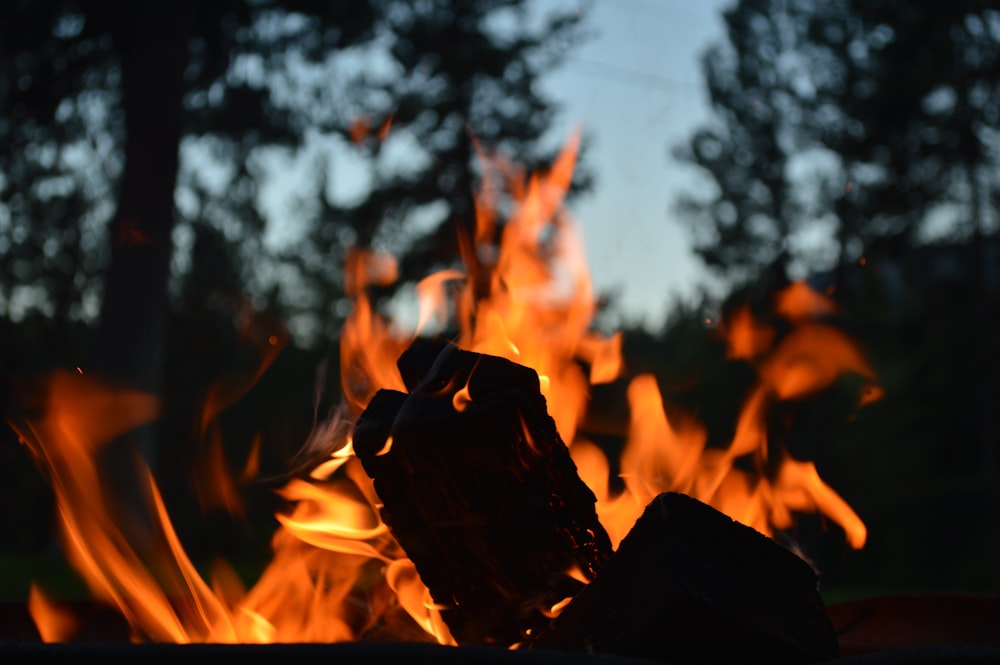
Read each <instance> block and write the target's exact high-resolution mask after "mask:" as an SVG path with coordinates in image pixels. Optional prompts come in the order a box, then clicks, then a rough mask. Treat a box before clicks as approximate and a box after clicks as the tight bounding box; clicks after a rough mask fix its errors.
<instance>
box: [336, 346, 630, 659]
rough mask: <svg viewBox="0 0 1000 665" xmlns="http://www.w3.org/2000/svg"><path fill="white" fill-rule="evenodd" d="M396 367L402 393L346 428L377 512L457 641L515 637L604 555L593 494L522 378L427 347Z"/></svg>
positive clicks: (533, 381)
mask: <svg viewBox="0 0 1000 665" xmlns="http://www.w3.org/2000/svg"><path fill="white" fill-rule="evenodd" d="M397 364H398V366H399V368H400V371H401V373H402V375H403V379H404V383H405V384H406V386H407V388H408V389H409V390H410V392H409V394H405V393H401V392H398V391H393V390H381V391H379V392H378V393H377V394H376V395H375V396H374V398H373V399H372V400H371V402H370V403H369V405H368V407H367V408H366V409H365V411H364V412H363V413H362V415H361V417H360V418H359V420H358V422H357V424H356V426H355V430H354V450H355V453H356V454H357V456H358V458H359V459H360V460H361V462H362V464H363V466H364V468H365V471H366V472H367V473H368V475H369V476H370V477H371V478H372V479H373V480H374V484H375V491H376V492H377V493H378V496H379V499H380V500H381V502H382V503H383V508H382V517H383V519H384V520H385V522H386V524H387V525H388V526H389V528H390V530H391V532H392V534H393V536H394V537H395V538H396V540H397V541H398V542H399V544H400V545H401V546H402V548H403V549H404V551H405V552H406V554H407V556H409V557H410V559H411V560H412V561H413V563H414V564H415V566H416V568H417V572H418V573H419V574H420V577H421V579H422V580H423V582H424V583H425V584H426V585H427V587H428V589H429V590H430V593H431V596H432V598H433V599H434V601H435V603H436V604H438V605H440V606H441V608H442V618H443V619H444V621H445V623H446V624H447V625H448V627H449V630H450V631H451V633H452V636H453V637H454V638H455V640H456V641H457V642H458V643H459V644H497V645H501V646H509V645H511V644H514V643H518V642H521V641H523V640H524V639H525V638H526V636H527V635H528V634H530V633H531V632H532V631H535V630H538V629H539V628H540V627H542V626H544V625H545V624H546V623H547V622H548V618H546V615H545V612H547V611H548V610H549V609H550V608H551V607H552V606H553V605H555V604H556V603H558V602H560V601H562V600H563V599H565V598H568V597H571V596H572V595H573V594H574V593H575V592H576V591H577V590H578V589H579V588H580V587H581V586H582V582H581V581H578V578H579V579H585V580H590V579H593V578H594V577H595V576H596V574H597V571H598V569H599V568H600V567H601V566H602V565H603V564H604V562H605V561H606V560H607V559H608V557H609V556H610V555H611V544H610V541H609V539H608V536H607V533H606V532H605V531H604V528H603V527H602V526H601V524H600V522H599V521H598V519H597V513H596V510H595V507H594V504H595V501H596V499H595V497H594V494H593V493H592V492H591V491H590V489H589V488H588V487H587V486H586V485H585V484H584V483H583V481H581V480H580V478H579V476H578V474H577V469H576V466H575V465H574V463H573V461H572V459H571V458H570V456H569V451H568V449H567V448H566V445H565V444H564V442H563V441H562V439H561V438H560V436H559V433H558V432H557V431H556V427H555V422H554V421H553V419H552V418H551V416H550V415H549V414H548V412H547V410H546V402H545V398H544V396H543V395H542V394H541V392H540V390H539V379H538V375H537V374H536V373H535V372H534V370H531V369H529V368H527V367H524V366H521V365H518V364H516V363H513V362H510V361H508V360H506V359H503V358H500V357H496V356H489V355H483V354H478V353H472V352H469V351H463V350H460V349H458V348H456V347H453V346H451V345H448V344H445V343H441V342H435V341H428V340H420V341H418V342H416V343H414V344H413V345H412V346H411V347H410V348H409V349H408V350H407V351H406V352H405V353H404V354H403V355H402V356H401V358H400V359H399V362H398V363H397ZM571 573H572V574H571Z"/></svg>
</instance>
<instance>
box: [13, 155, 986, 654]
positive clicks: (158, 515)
mask: <svg viewBox="0 0 1000 665" xmlns="http://www.w3.org/2000/svg"><path fill="white" fill-rule="evenodd" d="M574 159H575V143H572V144H571V145H570V146H569V147H568V148H567V149H566V150H565V151H564V153H563V154H562V155H561V156H560V158H559V159H558V160H557V162H556V163H555V165H554V167H553V168H552V170H551V172H549V173H548V174H545V175H536V176H533V177H532V178H531V179H530V180H529V181H528V182H527V183H519V184H518V185H517V186H516V187H514V188H513V189H514V191H517V192H520V193H521V199H520V200H519V202H518V206H517V207H516V208H515V212H514V215H513V217H512V218H511V219H510V220H509V221H508V223H507V224H506V225H505V226H504V228H503V231H502V234H500V241H499V243H498V244H497V245H496V246H493V245H492V244H491V243H492V240H493V238H494V236H495V235H497V233H496V230H495V228H494V227H493V225H492V224H493V222H492V211H491V210H488V209H485V206H487V205H488V204H489V201H488V200H487V199H486V198H485V197H480V198H479V199H478V203H479V204H480V206H484V209H482V210H480V214H479V215H478V216H477V218H478V219H480V221H481V222H482V225H481V227H480V229H479V230H478V232H477V236H476V238H475V239H467V242H466V245H465V246H466V250H467V252H468V255H467V257H466V258H467V262H466V264H467V267H468V274H459V273H456V272H445V273H440V274H437V275H433V276H431V277H428V278H427V279H426V280H425V281H424V282H422V283H421V285H420V286H418V289H417V292H418V294H419V297H420V299H421V301H422V304H423V310H422V312H423V314H422V317H421V321H420V327H419V328H418V330H417V331H415V332H413V331H411V332H410V333H407V334H401V333H399V332H397V331H395V330H394V329H393V328H392V327H391V326H390V325H389V324H388V323H387V322H386V321H384V320H382V319H381V318H379V317H378V316H377V315H376V314H375V311H374V309H373V307H372V304H371V303H370V302H369V301H368V300H367V295H366V288H367V286H369V285H371V284H373V283H380V282H384V281H385V280H387V279H391V278H393V277H394V270H392V263H391V260H389V259H387V258H386V257H376V256H371V255H366V254H360V253H359V254H355V255H354V256H352V257H351V258H350V260H349V261H348V263H347V266H346V271H347V277H346V284H347V288H348V292H349V294H350V295H351V296H352V297H353V298H354V302H355V309H354V312H353V314H352V316H351V319H350V320H349V322H348V325H347V327H346V328H345V330H344V334H343V337H342V348H341V352H342V363H341V364H342V372H343V393H344V404H343V408H342V409H341V411H340V412H339V413H338V414H337V415H336V416H335V417H334V418H332V419H331V420H330V421H329V422H327V423H324V424H322V426H321V427H319V428H317V431H316V437H315V440H314V441H313V442H311V446H310V450H311V454H312V458H311V459H312V460H313V463H312V464H311V466H310V467H309V469H308V473H303V474H300V475H296V476H294V477H293V478H291V479H290V480H289V481H288V482H287V483H286V484H285V485H284V487H283V488H282V489H281V490H280V494H281V496H282V497H283V498H284V499H285V500H286V501H287V502H288V505H289V508H290V509H289V510H288V511H287V512H281V513H280V514H278V515H277V518H278V521H279V522H280V525H281V527H280V529H279V530H278V531H277V532H276V533H275V535H274V538H273V542H272V545H273V551H274V557H273V560H272V562H271V563H270V565H269V566H268V567H267V568H266V569H265V570H264V572H263V574H262V575H261V576H260V578H259V579H258V580H257V582H256V583H255V585H254V586H253V587H252V588H250V589H244V588H242V586H241V585H240V583H239V582H238V578H237V577H236V575H235V574H234V573H233V572H232V571H231V570H229V569H228V568H226V567H225V566H222V567H218V568H217V569H216V570H215V571H214V574H213V576H212V580H211V581H206V580H205V579H204V578H203V577H202V575H201V574H200V573H199V571H198V570H197V569H196V567H195V566H194V565H193V564H192V562H191V561H190V560H189V558H188V556H187V555H186V553H185V551H184V548H183V546H182V544H181V542H180V540H179V539H178V537H177V535H176V533H175V532H174V530H173V527H172V525H171V522H170V516H169V515H168V511H167V509H166V506H165V505H164V502H163V500H162V499H161V497H160V494H159V492H158V490H157V486H156V483H155V480H154V478H153V476H152V474H147V475H146V476H145V478H143V482H144V483H145V488H146V489H147V491H148V498H149V504H150V507H151V512H150V514H149V515H148V516H147V519H148V523H149V527H150V528H149V530H148V533H147V535H148V539H147V540H146V541H144V542H141V543H136V542H132V541H131V540H130V538H129V537H128V535H127V534H128V533H129V532H128V530H127V529H124V528H123V526H122V525H121V524H120V520H119V519H118V516H120V515H121V512H120V508H119V507H118V506H116V505H115V504H114V499H115V497H114V492H113V491H108V490H109V488H108V487H107V486H106V478H103V477H102V474H101V467H100V465H99V464H98V463H97V462H96V458H97V456H98V453H99V452H100V451H101V450H102V449H103V447H104V446H105V445H106V444H107V442H108V441H110V440H112V439H117V438H120V437H121V436H122V435H124V434H126V433H127V432H129V431H130V430H132V429H133V428H135V427H137V426H139V425H141V424H143V423H145V422H148V421H149V420H151V419H153V418H155V416H156V413H157V403H156V400H155V399H153V398H152V397H151V396H148V395H143V394H140V393H136V392H132V391H128V390H123V389H120V388H114V387H110V386H107V385H104V384H103V383H102V381H101V380H100V378H99V377H91V376H89V375H84V374H80V373H74V372H69V373H62V374H56V375H54V376H53V377H51V380H50V382H49V384H48V394H47V401H46V408H45V409H44V413H42V415H40V416H37V417H31V418H27V419H24V420H22V421H18V422H15V423H13V424H14V426H15V429H17V431H18V433H19V435H20V436H21V438H22V440H23V441H24V442H25V443H26V444H27V445H28V446H29V447H30V449H31V451H32V452H33V454H34V455H35V457H36V459H37V461H38V463H39V466H40V467H41V468H42V470H43V472H44V473H45V475H46V477H47V478H48V479H49V480H50V482H51V484H52V487H53V490H54V492H55V494H56V499H57V503H58V508H59V518H60V528H61V531H62V536H63V542H64V546H65V549H66V553H67V556H68V558H69V560H70V562H71V563H72V564H73V565H74V566H75V567H76V569H77V571H78V572H79V573H80V575H81V576H82V577H83V578H84V579H85V581H86V582H87V584H88V586H89V588H90V590H91V592H92V594H93V595H94V597H95V599H96V600H97V601H98V602H99V606H100V607H102V608H109V607H110V608H114V609H113V614H112V615H111V616H112V617H113V619H111V620H110V621H108V622H107V623H103V624H102V623H101V621H103V620H101V621H97V622H96V623H95V619H96V617H95V615H90V616H89V621H88V617H87V616H86V615H87V614H89V612H90V610H86V611H85V612H84V613H83V616H82V617H81V612H79V610H80V607H79V606H78V607H76V610H77V611H67V608H66V607H65V606H64V605H60V604H59V603H57V602H54V601H52V600H50V599H48V598H47V597H46V596H45V595H44V594H42V593H41V591H40V590H38V589H33V592H32V596H31V598H30V601H29V610H30V613H31V616H32V617H33V620H34V625H35V630H36V631H37V632H35V633H31V634H30V635H29V632H28V631H29V630H30V629H29V628H26V627H24V626H22V627H21V628H20V629H18V630H19V631H20V632H16V633H15V636H13V637H12V639H13V640H15V642H13V643H10V644H7V645H5V646H4V654H5V656H9V657H12V656H16V655H22V656H26V657H32V658H34V657H38V656H46V657H48V656H70V655H72V656H78V655H95V656H96V655H98V654H101V655H102V656H104V655H127V656H130V657H133V658H160V657H162V658H177V657H184V658H187V657H206V658H207V657H211V658H213V659H215V658H226V657H232V658H238V659H239V660H240V661H241V662H245V660H246V659H248V658H249V659H253V658H257V657H261V658H267V659H268V660H273V659H274V658H290V657H302V658H314V657H317V656H319V657H324V658H330V657H333V658H346V659H348V660H350V661H354V662H367V661H369V660H382V659H384V658H386V657H405V658H406V659H407V661H409V662H414V661H417V662H423V660H427V661H428V662H430V661H431V660H432V659H433V661H434V662H447V661H448V660H449V659H460V660H462V661H463V662H470V661H471V662H496V663H506V662H509V663H512V664H515V665H516V664H517V663H536V662H538V663H541V662H545V663H558V662H581V661H584V660H585V661H588V662H591V663H594V664H595V665H601V664H603V663H608V665H613V664H614V663H625V662H629V660H628V659H630V658H632V659H638V660H639V661H640V662H650V661H658V662H677V663H698V662H729V661H732V660H737V659H739V660H751V661H767V662H788V663H815V662H829V661H832V660H835V659H837V658H839V657H841V656H844V655H847V656H859V657H860V655H861V654H862V653H863V652H864V651H865V649H864V647H863V646H858V648H857V650H856V651H855V652H854V653H847V654H844V653H843V650H842V649H840V646H841V645H840V644H839V643H838V633H840V634H841V635H843V634H844V632H843V631H847V632H850V631H851V630H852V622H853V625H855V626H856V625H858V624H857V620H858V619H859V617H860V616H861V614H862V613H860V612H858V611H857V608H856V607H854V608H846V609H844V610H843V611H839V612H833V613H831V612H828V610H827V608H825V607H824V605H823V602H822V601H821V599H820V596H819V594H818V592H817V576H816V573H815V571H814V570H813V569H812V568H811V567H810V566H809V565H808V563H807V562H806V561H804V560H803V559H802V558H800V557H799V556H796V554H793V553H792V552H791V551H789V550H788V549H786V548H785V547H782V546H779V545H778V544H777V543H776V542H775V541H774V540H772V539H771V538H769V536H771V535H772V534H774V533H775V531H778V530H783V529H787V528H788V527H789V526H790V525H791V524H792V522H793V519H794V516H795V515H796V514H797V513H801V512H807V511H818V512H820V513H821V514H823V515H824V516H825V517H826V518H828V519H829V520H831V521H832V522H833V523H835V524H837V525H839V527H840V528H841V529H842V530H843V532H844V534H845V535H846V540H847V542H848V543H849V544H850V545H851V546H853V547H862V546H863V545H864V542H865V538H866V528H865V525H864V524H863V522H862V521H861V519H860V518H859V517H858V516H857V515H856V514H855V513H854V511H853V510H852V509H851V508H850V506H849V505H848V504H847V503H846V502H845V501H844V500H843V499H841V498H840V497H839V496H838V495H837V494H836V492H835V491H834V490H833V489H831V488H830V487H829V486H827V485H826V484H825V483H824V482H823V481H822V480H821V478H820V477H819V474H818V473H817V471H816V468H815V466H814V465H813V464H811V463H810V462H807V461H801V460H796V459H794V458H793V457H792V456H791V455H790V454H788V452H787V451H784V450H782V449H781V448H780V447H779V446H777V445H776V444H775V443H774V442H772V441H769V440H768V434H767V425H766V413H767V410H768V408H769V407H770V406H771V405H773V404H775V403H782V402H786V401H788V400H794V399H797V398H800V397H802V396H805V395H809V394H811V393H813V392H815V391H817V390H820V389H822V388H824V387H825V386H827V385H829V384H830V383H831V382H832V381H834V380H835V379H836V378H837V377H838V376H840V375H841V374H843V373H852V374H855V375H857V376H859V377H861V378H862V379H863V381H864V383H865V386H864V389H863V390H862V392H861V393H860V394H859V395H858V405H859V406H861V405H863V404H865V403H867V402H868V401H871V400H873V399H877V398H878V394H879V392H878V387H877V385H876V377H875V376H874V373H873V372H872V370H871V368H870V367H869V366H868V364H867V363H866V362H865V360H864V358H863V357H862V355H861V354H860V353H859V352H858V350H857V349H856V348H855V346H854V345H853V344H852V343H851V341H850V340H849V339H848V338H847V337H846V336H844V335H843V334H842V333H840V332H839V331H838V330H837V329H835V328H834V327H832V326H830V325H828V324H827V323H825V322H824V320H823V317H824V316H826V315H828V314H829V313H830V311H831V308H832V304H831V303H830V302H829V301H828V300H827V299H826V298H824V297H823V296H821V295H819V294H816V293H814V292H813V291H811V290H810V289H809V288H808V287H806V286H805V285H804V284H797V285H794V286H793V287H792V288H789V289H788V290H786V291H784V292H782V293H781V294H778V295H777V297H776V300H775V308H774V310H775V311H774V315H775V317H777V318H779V319H780V320H781V321H782V328H781V330H780V331H778V330H776V329H775V328H774V327H772V326H771V325H769V324H766V323H763V322H760V321H757V320H756V319H755V318H754V317H753V316H752V315H751V314H750V312H749V311H748V310H747V311H739V312H736V313H735V314H734V315H733V316H731V317H730V318H729V319H728V320H726V321H725V322H724V325H723V326H722V327H721V328H720V332H722V333H723V334H724V335H725V336H726V339H727V343H728V348H729V353H730V356H731V357H733V358H743V359H746V360H747V361H748V362H751V363H752V364H753V366H754V367H755V368H756V371H757V376H758V381H757V384H756V386H755V387H754V389H753V390H752V392H751V393H750V395H749V397H748V400H747V403H746V405H745V407H744V409H743V411H742V414H741V416H740V418H739V421H738V423H737V425H736V428H735V434H734V436H733V439H732V441H731V443H730V444H729V446H728V447H725V448H718V447H709V446H707V445H706V441H705V433H704V430H703V429H702V428H701V427H700V426H699V425H698V424H697V423H696V422H695V421H694V420H693V419H685V418H680V419H678V418H670V419H668V418H667V416H666V414H665V412H664V408H663V400H662V398H661V396H660V394H659V391H658V389H657V386H656V382H655V380H654V379H653V378H652V377H651V376H646V375H638V376H633V377H631V378H630V380H629V381H628V387H627V398H628V402H629V410H630V415H631V420H630V422H629V425H628V427H627V439H628V441H627V444H626V445H625V448H624V452H623V454H622V457H621V460H620V463H619V466H620V470H621V473H620V477H621V479H622V482H623V485H624V488H623V489H619V488H613V486H612V483H611V482H610V478H609V474H610V468H611V464H610V462H609V460H608V458H607V456H606V454H605V452H604V451H603V450H601V449H600V448H599V447H598V446H597V445H595V444H594V443H592V442H590V441H588V440H587V439H586V437H585V436H583V434H582V432H581V428H580V424H581V422H582V419H583V417H584V415H585V413H586V411H587V406H588V398H589V397H588V396H589V391H590V388H591V386H594V385H598V384H602V383H607V382H609V381H612V380H615V379H619V377H621V376H622V375H623V372H624V368H623V367H622V360H621V338H620V337H619V336H614V335H612V336H602V335H598V334H596V333H594V332H592V331H591V330H590V324H591V319H592V317H593V314H594V309H595V305H594V303H593V298H592V291H591V288H590V283H589V276H588V275H587V272H586V268H585V266H584V263H583V261H582V245H581V243H580V241H579V238H578V237H577V235H576V231H575V227H574V226H573V223H572V220H571V219H569V217H568V216H567V215H566V214H565V213H564V211H562V210H561V209H560V205H561V200H562V196H563V194H564V193H565V191H566V188H567V187H568V185H569V181H570V175H571V173H572V168H573V163H574ZM486 167H488V168H487V170H489V168H494V169H496V168H498V166H497V164H494V163H492V162H490V161H488V160H487V163H486ZM463 285H464V286H463ZM456 287H461V289H460V293H459V295H458V297H456V298H452V299H449V298H448V297H447V296H448V295H449V294H450V293H452V292H453V291H455V289H456ZM451 319H453V320H455V321H457V322H458V323H459V324H460V332H459V333H458V334H456V335H451V336H446V335H445V334H444V332H443V331H444V330H445V329H446V328H447V325H448V324H447V321H448V320H451ZM435 326H437V327H436V328H435ZM990 607H991V608H995V605H990ZM983 611H985V610H981V613H980V614H979V615H977V616H984V615H983V614H982V612H983ZM21 616H22V618H23V616H24V615H23V614H22V615H21ZM81 618H82V624H83V626H84V628H85V629H90V630H96V632H95V633H93V634H92V637H93V638H95V639H96V640H98V641H100V642H102V643H101V644H84V643H79V642H78V643H70V644H58V645H40V644H33V643H32V641H33V639H34V636H35V635H37V636H40V637H41V638H42V639H43V640H44V641H46V642H66V641H71V640H74V639H76V640H79V639H80V637H79V631H80V629H81ZM925 618H926V617H925ZM97 624H101V625H97ZM14 625H16V621H15V622H14ZM128 639H131V640H135V641H139V642H144V644H135V645H124V644H117V643H115V641H116V640H121V641H125V640H128ZM173 642H178V643H196V644H187V645H183V646H182V645H171V644H169V643H173ZM314 642H323V643H336V644H326V645H323V646H320V645H316V644H307V643H314ZM387 642H388V643H387ZM424 642H426V643H424ZM197 643H200V644H197ZM230 643H232V645H231V646H224V644H230ZM246 643H255V644H254V645H253V646H250V645H248V644H246ZM264 643H272V644H264ZM273 643H278V644H273ZM974 643H975V644H977V645H980V646H1000V645H994V644H993V643H992V642H989V641H988V640H987V639H985V638H982V639H978V640H975V641H974ZM854 644H856V645H860V642H855V643H854ZM456 645H461V646H460V647H459V648H457V649H455V648H452V647H454V646H456ZM905 646H907V644H905V642H899V641H897V642H895V643H893V646H892V648H891V649H888V651H891V652H894V653H893V654H891V655H890V656H889V657H897V658H899V659H901V660H897V661H896V662H931V661H929V660H921V659H924V658H931V659H933V658H938V657H940V655H941V653H940V652H937V651H933V650H931V651H926V650H920V651H918V652H912V653H911V652H906V651H905V650H901V649H902V648H903V647H905ZM874 650H875V649H872V651H874ZM885 651H886V650H883V652H885ZM595 654H601V655H595ZM950 655H951V656H957V657H961V658H964V659H975V658H979V657H981V656H982V655H983V652H980V651H975V652H973V651H962V652H958V653H951V654H950ZM992 655H994V656H995V655H996V654H992ZM907 659H912V660H907ZM633 662H634V661H633Z"/></svg>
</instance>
